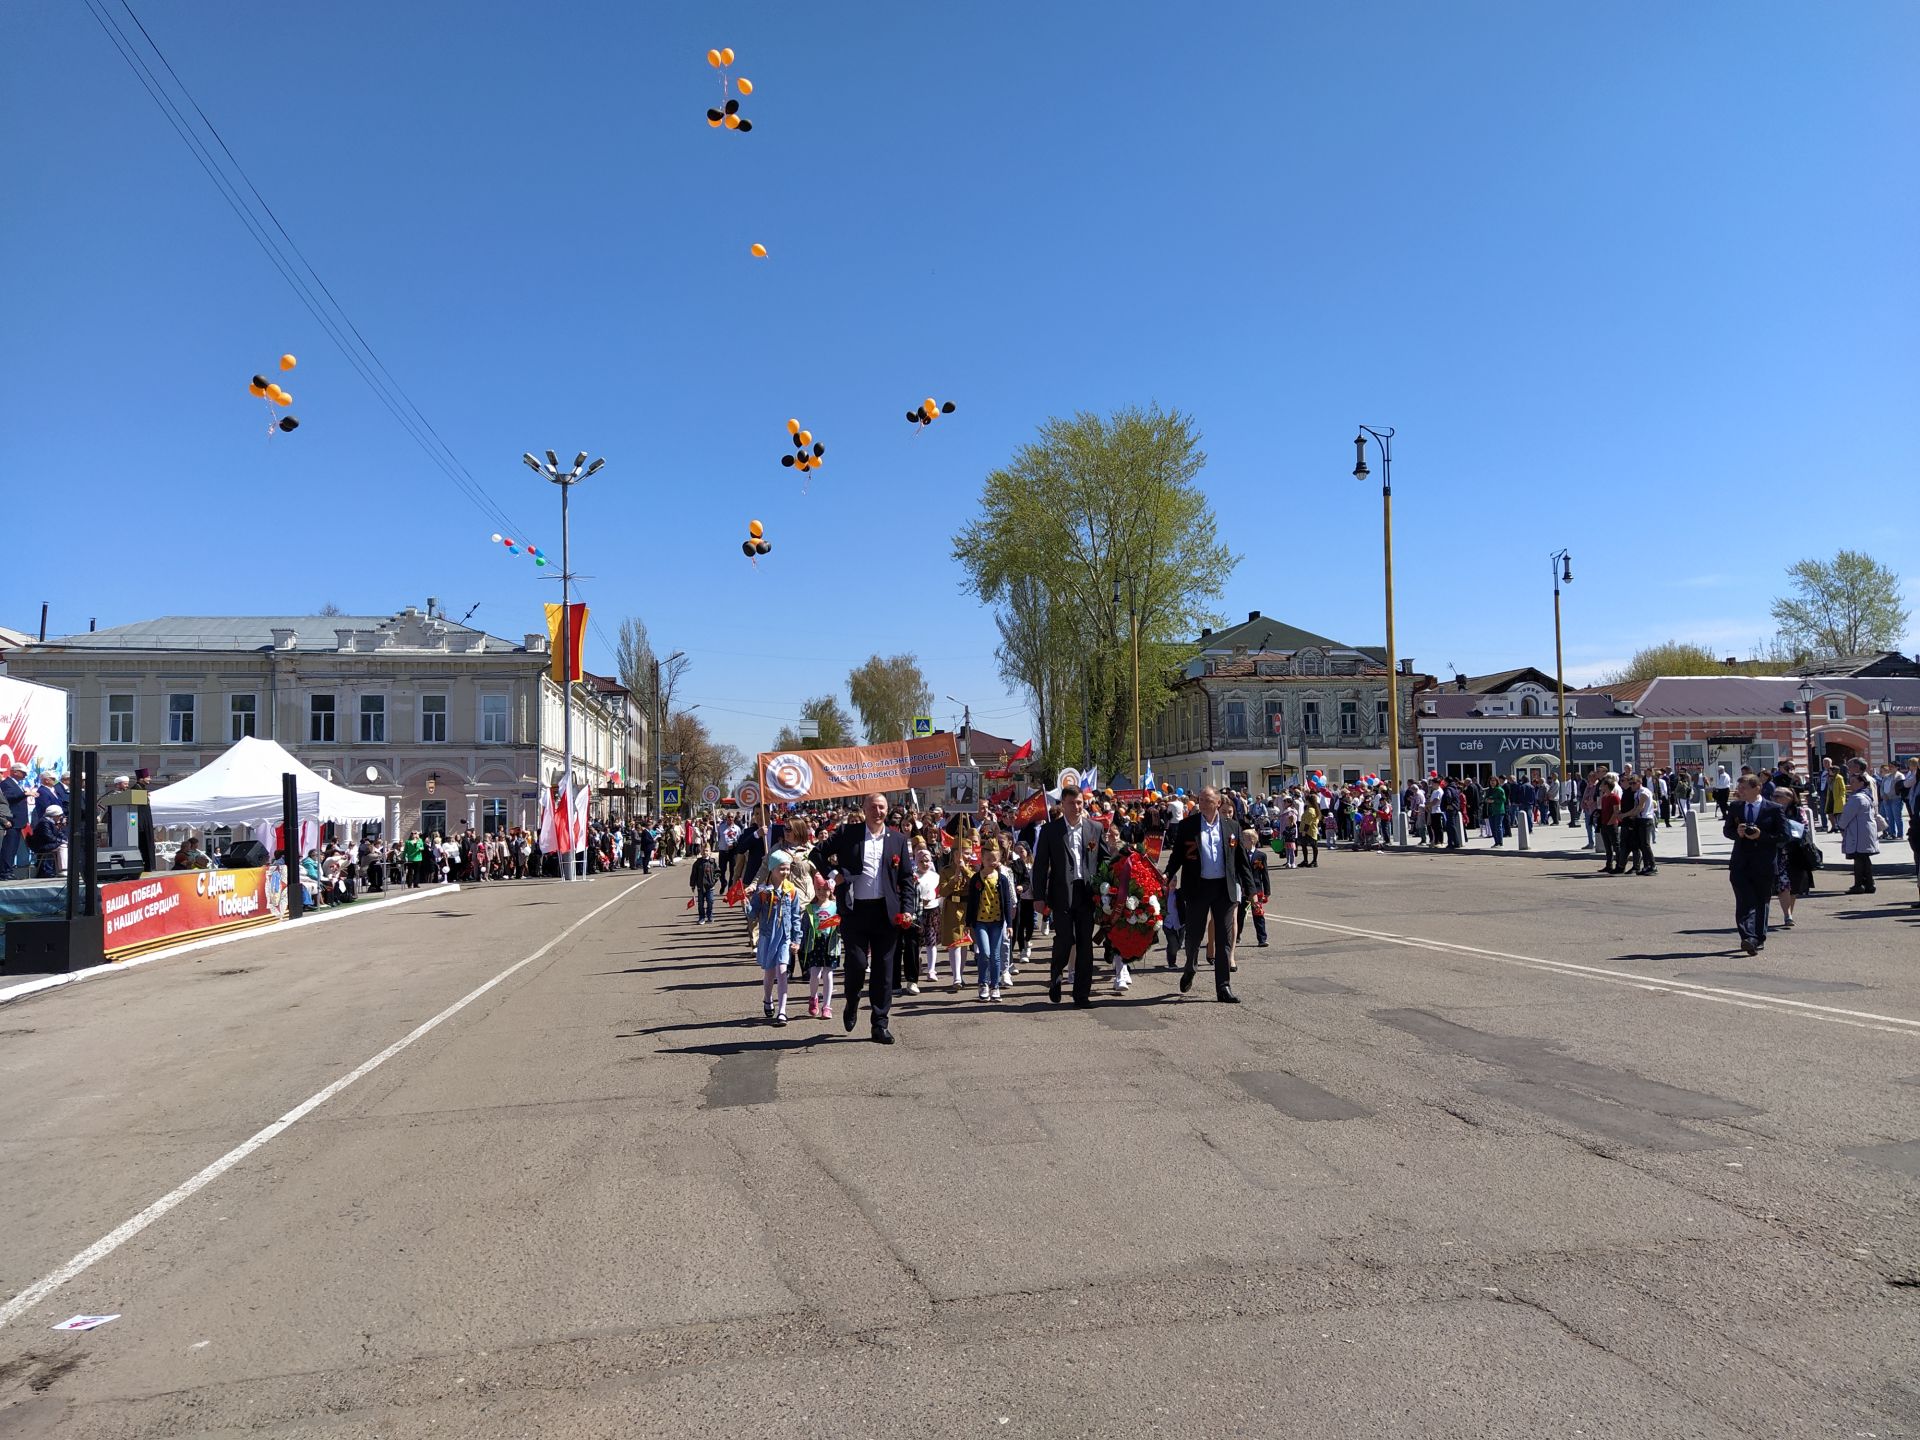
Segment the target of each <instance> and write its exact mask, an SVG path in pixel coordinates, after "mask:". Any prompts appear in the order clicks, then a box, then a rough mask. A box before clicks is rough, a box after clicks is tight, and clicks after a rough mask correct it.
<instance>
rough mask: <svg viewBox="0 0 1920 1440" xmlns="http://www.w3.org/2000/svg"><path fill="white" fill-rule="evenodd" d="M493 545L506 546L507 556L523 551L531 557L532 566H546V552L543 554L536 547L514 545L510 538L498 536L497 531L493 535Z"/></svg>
mask: <svg viewBox="0 0 1920 1440" xmlns="http://www.w3.org/2000/svg"><path fill="white" fill-rule="evenodd" d="M493 543H494V544H496V545H504V546H506V547H507V553H508V554H509V555H517V554H519V553H520V552H521V551H522V550H525V551H526V552H527V554H528V555H530V556H532V557H533V563H534V564H536V565H544V564H546V563H547V556H546V552H545V551H543V550H542V549H541V548H540V547H539V546H538V545H520V544H516V543H515V542H514V541H513V540H512V539H511V538H510V537H508V536H506V535H502V534H500V533H499V532H498V531H495V532H494V535H493Z"/></svg>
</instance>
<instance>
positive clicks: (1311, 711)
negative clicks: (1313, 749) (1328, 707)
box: [1300, 700, 1320, 735]
mask: <svg viewBox="0 0 1920 1440" xmlns="http://www.w3.org/2000/svg"><path fill="white" fill-rule="evenodd" d="M1300 733H1301V734H1302V735H1318V734H1319V733H1320V702H1319V701H1318V700H1302V701H1301V702H1300Z"/></svg>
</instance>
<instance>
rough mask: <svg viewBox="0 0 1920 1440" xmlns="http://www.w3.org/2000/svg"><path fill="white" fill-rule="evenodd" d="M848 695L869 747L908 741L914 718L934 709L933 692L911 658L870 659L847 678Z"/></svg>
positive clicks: (899, 656)
mask: <svg viewBox="0 0 1920 1440" xmlns="http://www.w3.org/2000/svg"><path fill="white" fill-rule="evenodd" d="M847 694H848V695H849V696H850V697H851V698H852V700H853V708H854V709H856V710H858V711H859V712H860V726H861V728H862V729H863V730H865V731H866V733H867V743H868V744H869V745H875V744H878V743H880V742H881V741H883V740H902V739H905V738H906V736H907V734H908V731H909V730H910V728H911V726H912V723H913V717H914V716H916V715H925V714H927V713H928V712H929V711H930V710H931V709H932V707H933V691H932V690H930V689H928V688H927V680H926V677H925V676H924V675H922V674H921V673H920V662H919V661H918V660H916V659H914V658H913V656H911V655H888V656H886V657H884V658H882V657H881V656H879V655H873V656H870V657H869V658H868V659H867V662H866V664H864V665H861V666H859V667H858V668H857V669H855V670H854V671H853V672H852V673H850V674H849V675H848V676H847Z"/></svg>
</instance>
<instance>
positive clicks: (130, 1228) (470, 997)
mask: <svg viewBox="0 0 1920 1440" xmlns="http://www.w3.org/2000/svg"><path fill="white" fill-rule="evenodd" d="M652 878H653V877H652V876H651V875H648V876H644V877H642V878H641V879H640V880H639V881H638V882H636V883H635V884H632V885H629V886H628V887H627V888H626V889H625V890H622V891H621V892H620V893H619V894H618V895H615V896H614V897H613V898H612V899H610V900H608V901H606V902H605V904H601V905H596V906H595V907H594V908H593V909H591V910H589V911H588V912H587V913H586V914H585V915H582V916H581V917H580V918H579V919H578V920H576V921H574V922H573V924H571V925H569V926H568V927H567V928H566V929H564V930H562V931H561V932H560V933H559V934H558V935H556V936H554V937H553V939H551V940H549V941H547V943H546V944H544V945H542V946H541V947H540V948H539V949H538V950H536V951H534V952H533V953H532V954H531V955H529V956H527V958H526V959H524V960H517V961H515V962H514V963H513V964H511V965H509V966H508V967H507V968H506V969H504V970H502V971H501V972H500V973H499V974H498V975H496V976H494V977H493V978H492V979H491V980H489V981H487V983H486V984H484V985H482V986H480V987H479V988H477V989H475V990H470V991H468V992H467V993H466V994H465V995H463V996H461V997H460V998H459V999H458V1000H456V1001H454V1002H453V1004H451V1005H449V1006H448V1007H447V1008H446V1009H444V1010H442V1011H441V1012H440V1013H439V1014H438V1015H436V1016H434V1017H433V1018H432V1019H431V1020H428V1021H425V1022H424V1023H422V1024H420V1025H416V1026H415V1027H414V1028H413V1029H412V1030H409V1031H408V1032H407V1033H406V1034H405V1035H403V1036H401V1037H400V1038H399V1039H398V1040H396V1041H394V1042H393V1044H391V1045H389V1046H388V1047H387V1048H386V1049H384V1050H382V1051H381V1052H380V1053H379V1054H378V1055H375V1056H374V1057H373V1058H372V1059H371V1060H368V1061H366V1062H365V1063H363V1064H361V1065H357V1066H355V1067H354V1068H353V1069H352V1070H349V1071H348V1072H347V1073H346V1074H345V1075H342V1076H341V1077H340V1078H339V1079H338V1080H336V1081H334V1082H333V1083H332V1084H331V1085H329V1086H327V1088H326V1089H324V1090H321V1091H319V1092H318V1093H316V1094H314V1095H311V1096H309V1097H308V1098H307V1099H305V1100H302V1101H301V1102H300V1103H299V1104H298V1105H296V1106H294V1107H293V1109H291V1110H289V1111H288V1112H287V1113H286V1114H284V1115H282V1116H281V1117H280V1118H279V1119H278V1120H276V1121H274V1122H273V1123H272V1124H271V1125H269V1126H267V1128H266V1129H264V1130H262V1131H260V1133H259V1134H257V1135H254V1136H252V1137H251V1138H249V1139H247V1140H245V1141H242V1142H241V1143H240V1144H239V1145H236V1146H235V1147H234V1148H233V1149H231V1150H229V1151H228V1152H227V1153H226V1154H224V1155H222V1156H221V1157H220V1158H219V1159H218V1160H216V1161H214V1162H213V1163H212V1164H211V1165H209V1166H207V1168H206V1169H204V1170H202V1171H201V1172H200V1173H199V1174H198V1175H195V1176H194V1177H193V1178H192V1179H191V1180H188V1181H186V1182H185V1183H184V1184H182V1185H179V1186H177V1187H176V1188H174V1189H172V1190H169V1191H168V1192H167V1193H166V1194H164V1195H162V1196H161V1197H160V1198H159V1199H158V1200H156V1201H154V1202H153V1203H152V1204H151V1205H149V1206H147V1208H146V1209H144V1210H142V1211H141V1212H140V1213H139V1214H138V1215H136V1216H134V1217H133V1218H132V1219H131V1220H129V1221H127V1222H126V1223H125V1224H124V1225H121V1226H120V1227H119V1228H118V1229H115V1230H112V1231H110V1232H108V1233H107V1234H105V1235H103V1236H101V1237H100V1238H99V1239H98V1240H96V1241H94V1242H93V1244H91V1245H89V1246H88V1247H87V1248H86V1249H84V1250H82V1251H81V1252H80V1253H79V1254H78V1255H76V1256H74V1257H73V1258H72V1259H71V1260H69V1261H67V1263H66V1264H64V1265H62V1266H61V1267H60V1268H59V1269H58V1270H55V1271H54V1272H53V1273H52V1274H51V1275H48V1276H46V1277H45V1278H44V1279H41V1280H37V1281H35V1282H34V1283H33V1284H32V1285H29V1286H28V1287H27V1288H26V1289H25V1290H22V1291H21V1292H20V1293H19V1294H18V1295H16V1296H14V1297H13V1299H11V1300H9V1301H7V1303H6V1304H5V1305H0V1325H6V1324H8V1323H10V1322H12V1321H13V1320H16V1319H18V1318H19V1317H20V1316H22V1315H24V1314H26V1312H27V1311H29V1310H31V1309H32V1308H33V1307H34V1306H36V1305H38V1304H39V1303H40V1302H41V1301H42V1300H44V1299H46V1298H47V1296H49V1295H51V1294H52V1293H53V1292H54V1291H56V1290H58V1289H59V1288H60V1287H61V1286H62V1285H64V1284H66V1283H67V1282H68V1281H69V1280H71V1279H73V1278H74V1277H75V1276H76V1275H79V1274H80V1273H81V1272H83V1271H84V1270H86V1269H87V1268H88V1267H89V1266H91V1265H93V1264H94V1263H95V1262H97V1261H100V1260H104V1259H106V1257H107V1256H109V1255H111V1254H112V1253H113V1252H114V1251H115V1250H118V1249H119V1248H120V1247H121V1246H122V1245H124V1244H126V1243H127V1241H129V1240H131V1239H132V1238H133V1237H134V1236H136V1235H138V1234H139V1233H140V1232H141V1231H142V1230H144V1229H146V1228H147V1227H148V1226H149V1225H151V1224H153V1222H154V1221H156V1220H158V1219H159V1218H160V1217H161V1216H163V1215H165V1214H166V1213H167V1212H168V1211H169V1210H171V1209H173V1208H174V1206H176V1205H178V1204H179V1203H180V1202H181V1201H183V1200H185V1199H187V1198H188V1197H189V1196H191V1195H193V1194H194V1193H195V1192H196V1191H198V1190H202V1189H204V1188H206V1187H207V1186H208V1185H211V1184H212V1183H213V1182H214V1181H215V1180H218V1179H219V1178H220V1177H221V1176H222V1175H224V1174H226V1173H227V1171H229V1170H231V1169H232V1168H233V1167H234V1166H236V1165H238V1164H239V1163H240V1162H241V1161H242V1160H244V1159H246V1158H247V1157H248V1156H249V1155H251V1154H253V1152H254V1151H256V1150H258V1149H259V1148H260V1147H261V1146H263V1145H265V1144H266V1143H267V1142H268V1141H269V1140H271V1139H273V1137H274V1136H276V1135H278V1134H279V1133H280V1132H281V1131H282V1130H285V1129H286V1128H287V1127H288V1126H290V1125H292V1124H293V1123H294V1121H296V1120H298V1119H300V1118H301V1117H302V1116H304V1115H307V1114H310V1113H311V1112H313V1111H314V1110H317V1109H319V1108H320V1107H321V1106H322V1105H324V1104H326V1103H327V1101H329V1100H331V1099H332V1098H333V1097H334V1096H336V1095H338V1094H339V1093H340V1092H341V1091H342V1090H344V1089H346V1088H347V1087H348V1086H349V1085H351V1084H353V1082H354V1081H356V1080H358V1079H360V1078H361V1077H362V1076H364V1075H368V1074H371V1073H372V1072H373V1071H375V1070H378V1069H379V1068H380V1067H381V1066H382V1065H384V1064H386V1063H387V1061H389V1060H391V1059H392V1058H393V1057H394V1056H396V1055H398V1054H399V1053H400V1052H401V1051H402V1050H404V1049H406V1048H407V1047H408V1046H409V1045H411V1044H413V1042H414V1041H416V1040H418V1039H419V1038H420V1037H421V1036H423V1035H425V1034H427V1033H428V1032H429V1031H430V1030H432V1029H434V1028H435V1027H436V1026H438V1025H440V1024H442V1023H443V1022H444V1021H447V1020H451V1019H452V1018H453V1017H454V1016H455V1015H458V1014H459V1013H460V1012H461V1011H462V1010H464V1009H466V1008H467V1006H469V1005H471V1004H472V1003H473V1002H474V1001H476V1000H478V999H479V998H480V997H481V996H482V995H484V994H486V993H487V992H488V991H489V990H491V989H493V987H494V986H496V985H498V984H499V983H500V982H501V981H502V980H505V979H506V978H507V977H508V976H510V975H512V974H514V973H515V972H516V971H519V970H524V969H525V968H526V967H527V966H529V965H531V964H532V963H533V962H534V961H536V960H538V959H539V958H540V957H541V956H543V955H545V954H546V953H547V952H548V951H549V950H551V949H553V947H554V946H556V945H558V944H559V943H560V942H561V941H562V940H564V939H566V938H567V937H568V936H569V935H571V934H573V932H574V931H576V930H578V929H579V928H580V927H581V926H582V925H584V924H586V923H587V922H588V921H589V920H591V919H593V918H594V917H595V916H597V915H599V914H600V912H601V911H603V910H606V909H608V908H609V907H610V906H614V905H618V904H619V903H620V902H621V901H622V900H624V899H626V898H627V897H628V896H629V895H631V894H633V892H634V891H636V890H638V889H639V888H640V887H641V886H642V885H645V884H646V883H647V881H648V880H651V879H652Z"/></svg>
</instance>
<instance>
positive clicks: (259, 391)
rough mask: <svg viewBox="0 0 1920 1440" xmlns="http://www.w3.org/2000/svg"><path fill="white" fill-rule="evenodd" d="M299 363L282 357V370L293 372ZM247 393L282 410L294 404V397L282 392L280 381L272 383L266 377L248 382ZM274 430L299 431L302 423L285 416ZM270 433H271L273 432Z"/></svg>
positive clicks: (291, 358)
mask: <svg viewBox="0 0 1920 1440" xmlns="http://www.w3.org/2000/svg"><path fill="white" fill-rule="evenodd" d="M299 363H300V362H299V361H298V360H296V359H294V358H293V356H291V355H282V356H281V357H280V368H281V369H282V370H291V369H293V367H294V366H296V365H298V364H299ZM247 393H248V394H249V395H253V396H256V397H258V398H259V399H262V400H265V401H266V402H267V403H268V404H269V405H278V406H280V407H281V408H282V409H285V408H286V407H287V406H289V405H291V404H293V396H292V395H291V394H289V393H288V392H287V391H285V390H282V389H281V388H280V384H279V382H278V381H270V380H268V379H267V377H266V376H264V375H256V376H254V377H253V379H252V380H250V381H248V382H247ZM268 414H272V412H271V411H269V412H268ZM273 428H274V429H279V430H287V431H292V430H298V429H299V428H300V422H299V421H298V420H296V419H294V418H293V416H291V415H283V416H281V418H280V420H279V423H278V424H277V425H275V426H274V427H273ZM269 433H271V431H270V432H269Z"/></svg>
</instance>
